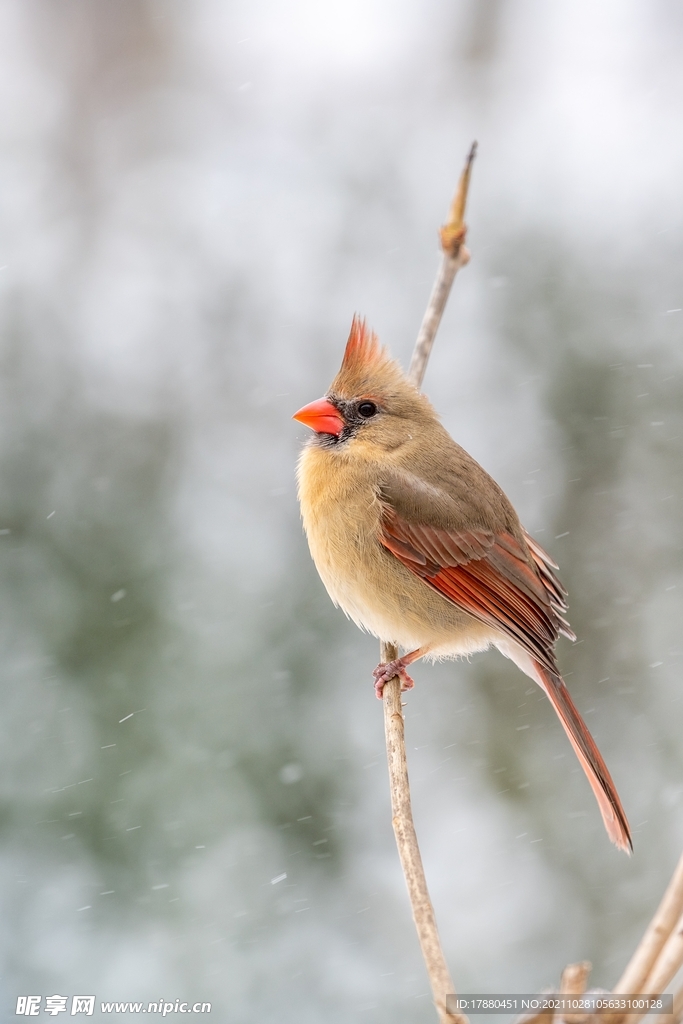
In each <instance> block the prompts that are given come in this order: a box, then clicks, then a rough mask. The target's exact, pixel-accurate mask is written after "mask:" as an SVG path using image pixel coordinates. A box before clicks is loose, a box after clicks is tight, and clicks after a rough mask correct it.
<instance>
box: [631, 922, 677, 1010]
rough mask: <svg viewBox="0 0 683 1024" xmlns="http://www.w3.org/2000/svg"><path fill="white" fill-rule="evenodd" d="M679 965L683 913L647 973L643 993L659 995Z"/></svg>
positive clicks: (673, 976) (674, 974)
mask: <svg viewBox="0 0 683 1024" xmlns="http://www.w3.org/2000/svg"><path fill="white" fill-rule="evenodd" d="M681 967H683V914H681V916H680V917H679V919H678V921H677V922H676V925H675V926H674V928H673V930H672V932H671V934H670V935H669V938H668V939H667V941H666V943H665V944H664V947H663V948H662V951H661V953H660V954H659V956H658V957H657V962H656V963H655V965H654V967H653V968H652V970H651V972H650V973H649V974H648V976H647V980H646V981H645V984H644V985H643V994H644V995H652V996H659V995H661V994H662V992H663V991H664V989H665V988H666V986H667V985H668V984H669V982H670V981H672V980H673V978H675V976H676V974H677V973H678V971H679V970H680V969H681ZM643 1016H644V1014H643ZM638 1020H640V1017H636V1018H635V1019H634V1024H637V1022H638Z"/></svg>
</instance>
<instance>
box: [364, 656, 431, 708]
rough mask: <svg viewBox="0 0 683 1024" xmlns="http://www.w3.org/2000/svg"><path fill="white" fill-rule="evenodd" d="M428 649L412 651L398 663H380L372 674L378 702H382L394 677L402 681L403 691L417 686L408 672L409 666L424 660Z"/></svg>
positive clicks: (399, 659) (397, 660) (398, 660)
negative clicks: (388, 684)
mask: <svg viewBox="0 0 683 1024" xmlns="http://www.w3.org/2000/svg"><path fill="white" fill-rule="evenodd" d="M428 650H429V648H428V647H418V648H417V649H416V650H414V651H411V652H410V654H404V655H403V657H402V658H396V661H387V662H386V663H384V664H382V663H380V664H379V665H378V666H377V668H376V669H375V671H374V672H373V673H372V674H373V676H374V677H375V694H376V695H377V698H378V700H382V696H383V693H384V687H385V685H386V684H387V683H388V682H389V680H390V679H393V678H394V676H398V677H399V679H400V680H401V690H402V691H403V690H412V688H413V687H414V686H415V682H414V680H413V679H411V677H410V676H409V675H408V673H407V672H406V668H407V667H408V665H411V664H412V663H413V662H414V661H417V659H418V658H422V657H423V656H424V655H425V654H427V652H428Z"/></svg>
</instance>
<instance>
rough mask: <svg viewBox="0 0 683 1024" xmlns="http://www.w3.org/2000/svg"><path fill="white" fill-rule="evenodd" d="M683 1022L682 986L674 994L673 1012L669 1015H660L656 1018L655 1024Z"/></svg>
mask: <svg viewBox="0 0 683 1024" xmlns="http://www.w3.org/2000/svg"><path fill="white" fill-rule="evenodd" d="M681 1021H683V985H682V986H681V987H680V988H679V989H678V991H677V992H674V1012H673V1014H671V1013H660V1015H659V1017H657V1018H656V1020H655V1024H681Z"/></svg>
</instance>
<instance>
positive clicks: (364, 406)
mask: <svg viewBox="0 0 683 1024" xmlns="http://www.w3.org/2000/svg"><path fill="white" fill-rule="evenodd" d="M376 412H377V406H376V405H375V403H374V402H361V403H360V405H359V406H358V415H359V416H362V417H363V419H364V420H369V419H370V417H371V416H374V415H375V413H376Z"/></svg>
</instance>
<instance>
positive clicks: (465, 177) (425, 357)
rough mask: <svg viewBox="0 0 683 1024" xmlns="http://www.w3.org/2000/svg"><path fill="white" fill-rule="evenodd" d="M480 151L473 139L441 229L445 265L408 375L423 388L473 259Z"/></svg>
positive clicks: (425, 317) (436, 284)
mask: <svg viewBox="0 0 683 1024" xmlns="http://www.w3.org/2000/svg"><path fill="white" fill-rule="evenodd" d="M476 152H477V144H476V142H473V143H472V147H471V149H470V151H469V153H468V155H467V160H466V162H465V168H464V170H463V172H462V174H461V175H460V181H459V182H458V188H457V190H456V193H455V196H454V197H453V202H452V203H451V208H450V210H449V211H448V221H447V222H446V224H444V226H443V227H442V228H441V230H440V232H439V236H440V238H441V249H442V251H443V256H442V258H441V266H440V267H439V270H438V273H437V275H436V281H435V282H434V287H433V288H432V294H431V295H430V297H429V303H428V304H427V309H426V311H425V315H424V317H423V318H422V324H421V326H420V330H419V333H418V335H417V341H416V342H415V348H414V350H413V358H412V359H411V360H410V369H409V370H408V376H409V377H410V379H411V380H412V382H413V384H414V385H415V387H417V388H419V387H422V381H423V379H424V375H425V370H426V369H427V362H428V361H429V355H430V353H431V351H432V345H433V344H434V338H435V337H436V332H437V331H438V329H439V324H440V323H441V317H442V316H443V311H444V309H445V308H446V302H447V301H448V296H449V295H450V291H451V287H452V285H453V281H454V280H455V275H456V274H457V273H458V271H459V270H460V268H461V267H464V266H465V265H466V264H467V263H469V260H470V254H469V252H468V251H467V249H466V248H465V245H464V242H465V236H466V234H467V227H466V225H465V221H464V216H465V204H466V203H467V193H468V191H469V187H470V174H471V173H472V163H473V161H474V157H475V156H476Z"/></svg>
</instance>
